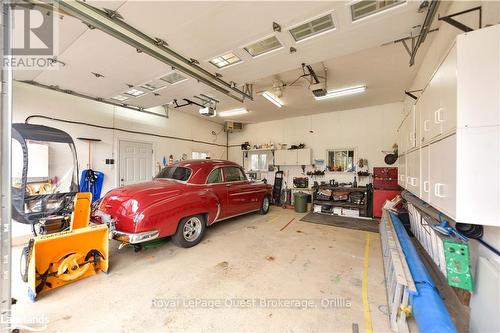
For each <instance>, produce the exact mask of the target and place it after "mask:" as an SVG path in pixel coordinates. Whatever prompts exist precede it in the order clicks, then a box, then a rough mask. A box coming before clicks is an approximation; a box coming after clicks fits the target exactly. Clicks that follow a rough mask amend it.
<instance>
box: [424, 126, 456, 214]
mask: <svg viewBox="0 0 500 333" xmlns="http://www.w3.org/2000/svg"><path fill="white" fill-rule="evenodd" d="M456 141H457V140H456V135H452V136H449V137H447V138H445V139H442V140H440V141H437V142H435V143H433V144H431V145H430V146H429V166H430V170H431V173H430V188H429V191H430V202H431V204H432V205H433V206H434V207H435V208H436V209H438V210H440V211H442V212H443V213H445V214H447V215H449V216H450V217H452V218H455V207H456V193H455V191H456Z"/></svg>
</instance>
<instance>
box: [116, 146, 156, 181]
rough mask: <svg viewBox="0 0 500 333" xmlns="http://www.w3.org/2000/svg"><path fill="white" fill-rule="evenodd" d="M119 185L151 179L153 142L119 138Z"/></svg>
mask: <svg viewBox="0 0 500 333" xmlns="http://www.w3.org/2000/svg"><path fill="white" fill-rule="evenodd" d="M119 146H120V155H119V157H120V160H119V163H120V164H119V168H120V174H119V180H120V186H125V185H130V184H135V183H140V182H145V181H148V180H151V179H152V177H153V176H152V169H153V144H151V143H144V142H132V141H122V140H120V144H119Z"/></svg>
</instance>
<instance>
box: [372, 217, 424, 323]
mask: <svg viewBox="0 0 500 333" xmlns="http://www.w3.org/2000/svg"><path fill="white" fill-rule="evenodd" d="M379 231H380V241H381V243H382V258H383V261H384V275H385V284H386V291H387V304H388V310H389V311H388V312H389V313H388V314H389V321H390V325H391V330H393V331H394V332H408V331H409V330H408V324H407V322H406V320H407V318H408V317H409V316H410V314H411V306H410V305H409V296H410V294H412V293H416V291H417V289H416V287H415V283H414V281H413V278H412V276H411V273H410V269H409V268H408V264H407V262H406V259H405V256H404V254H403V251H402V250H401V245H400V244H399V240H398V237H397V235H396V232H395V230H394V227H393V225H392V222H391V220H390V217H389V213H388V212H387V210H385V209H384V212H383V214H382V219H381V220H380V225H379Z"/></svg>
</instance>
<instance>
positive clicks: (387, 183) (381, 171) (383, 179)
mask: <svg viewBox="0 0 500 333" xmlns="http://www.w3.org/2000/svg"><path fill="white" fill-rule="evenodd" d="M373 188H374V189H377V190H399V185H398V168H373Z"/></svg>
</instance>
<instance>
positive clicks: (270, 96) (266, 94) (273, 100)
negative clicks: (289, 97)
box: [262, 91, 283, 108]
mask: <svg viewBox="0 0 500 333" xmlns="http://www.w3.org/2000/svg"><path fill="white" fill-rule="evenodd" d="M262 97H264V98H265V99H267V100H268V101H269V102H271V103H273V104H274V105H276V106H277V107H279V108H280V107H282V106H283V103H282V102H281V101H280V100H279V99H278V97H276V96H274V95H273V94H271V93H270V92H269V91H264V92H263V93H262Z"/></svg>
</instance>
